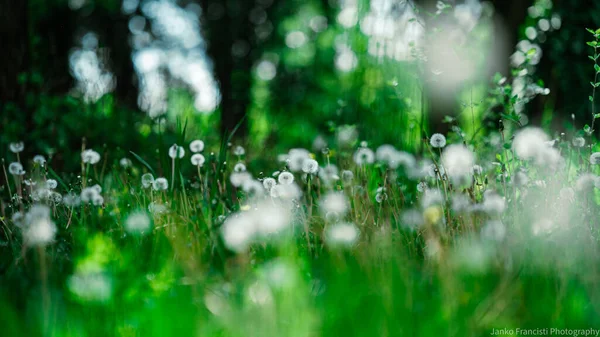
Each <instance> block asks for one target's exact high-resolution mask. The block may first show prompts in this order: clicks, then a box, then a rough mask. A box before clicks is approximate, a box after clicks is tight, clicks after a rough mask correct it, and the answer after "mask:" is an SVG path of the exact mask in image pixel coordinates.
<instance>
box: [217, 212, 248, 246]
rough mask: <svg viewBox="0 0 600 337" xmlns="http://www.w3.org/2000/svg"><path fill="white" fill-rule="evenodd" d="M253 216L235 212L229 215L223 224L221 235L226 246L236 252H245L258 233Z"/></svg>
mask: <svg viewBox="0 0 600 337" xmlns="http://www.w3.org/2000/svg"><path fill="white" fill-rule="evenodd" d="M252 220H253V219H252V218H251V216H249V215H246V214H235V215H231V216H229V217H228V218H227V219H226V220H225V222H224V223H223V226H221V235H222V237H223V243H224V244H225V246H226V247H227V248H228V249H230V250H232V251H235V252H243V251H245V250H246V249H248V247H249V246H250V244H251V243H252V240H253V238H254V235H255V233H256V226H255V225H254V223H253V221H252Z"/></svg>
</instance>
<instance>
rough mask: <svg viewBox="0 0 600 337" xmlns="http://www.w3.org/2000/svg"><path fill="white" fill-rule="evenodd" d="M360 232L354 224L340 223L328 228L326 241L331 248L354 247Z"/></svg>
mask: <svg viewBox="0 0 600 337" xmlns="http://www.w3.org/2000/svg"><path fill="white" fill-rule="evenodd" d="M359 234H360V233H359V231H358V228H357V227H356V225H354V224H353V223H339V224H334V225H330V226H329V227H327V228H326V232H325V241H326V243H327V244H329V245H331V246H346V247H349V246H352V245H354V244H355V243H356V241H357V240H358V237H359Z"/></svg>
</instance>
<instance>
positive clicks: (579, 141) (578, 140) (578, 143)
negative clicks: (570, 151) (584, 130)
mask: <svg viewBox="0 0 600 337" xmlns="http://www.w3.org/2000/svg"><path fill="white" fill-rule="evenodd" d="M573 146H575V147H584V146H585V138H583V137H575V138H573Z"/></svg>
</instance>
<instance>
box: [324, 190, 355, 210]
mask: <svg viewBox="0 0 600 337" xmlns="http://www.w3.org/2000/svg"><path fill="white" fill-rule="evenodd" d="M320 205H321V209H322V210H323V212H324V213H336V214H338V215H340V216H343V215H344V214H346V212H348V208H349V205H348V200H347V198H346V195H345V194H344V193H342V192H329V193H327V194H326V195H325V196H324V197H323V198H322V199H321V200H320Z"/></svg>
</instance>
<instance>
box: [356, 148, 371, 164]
mask: <svg viewBox="0 0 600 337" xmlns="http://www.w3.org/2000/svg"><path fill="white" fill-rule="evenodd" d="M374 161H375V153H373V150H371V149H369V148H368V147H361V148H359V149H358V150H356V152H354V162H355V163H356V165H367V164H372V163H373V162H374Z"/></svg>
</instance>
